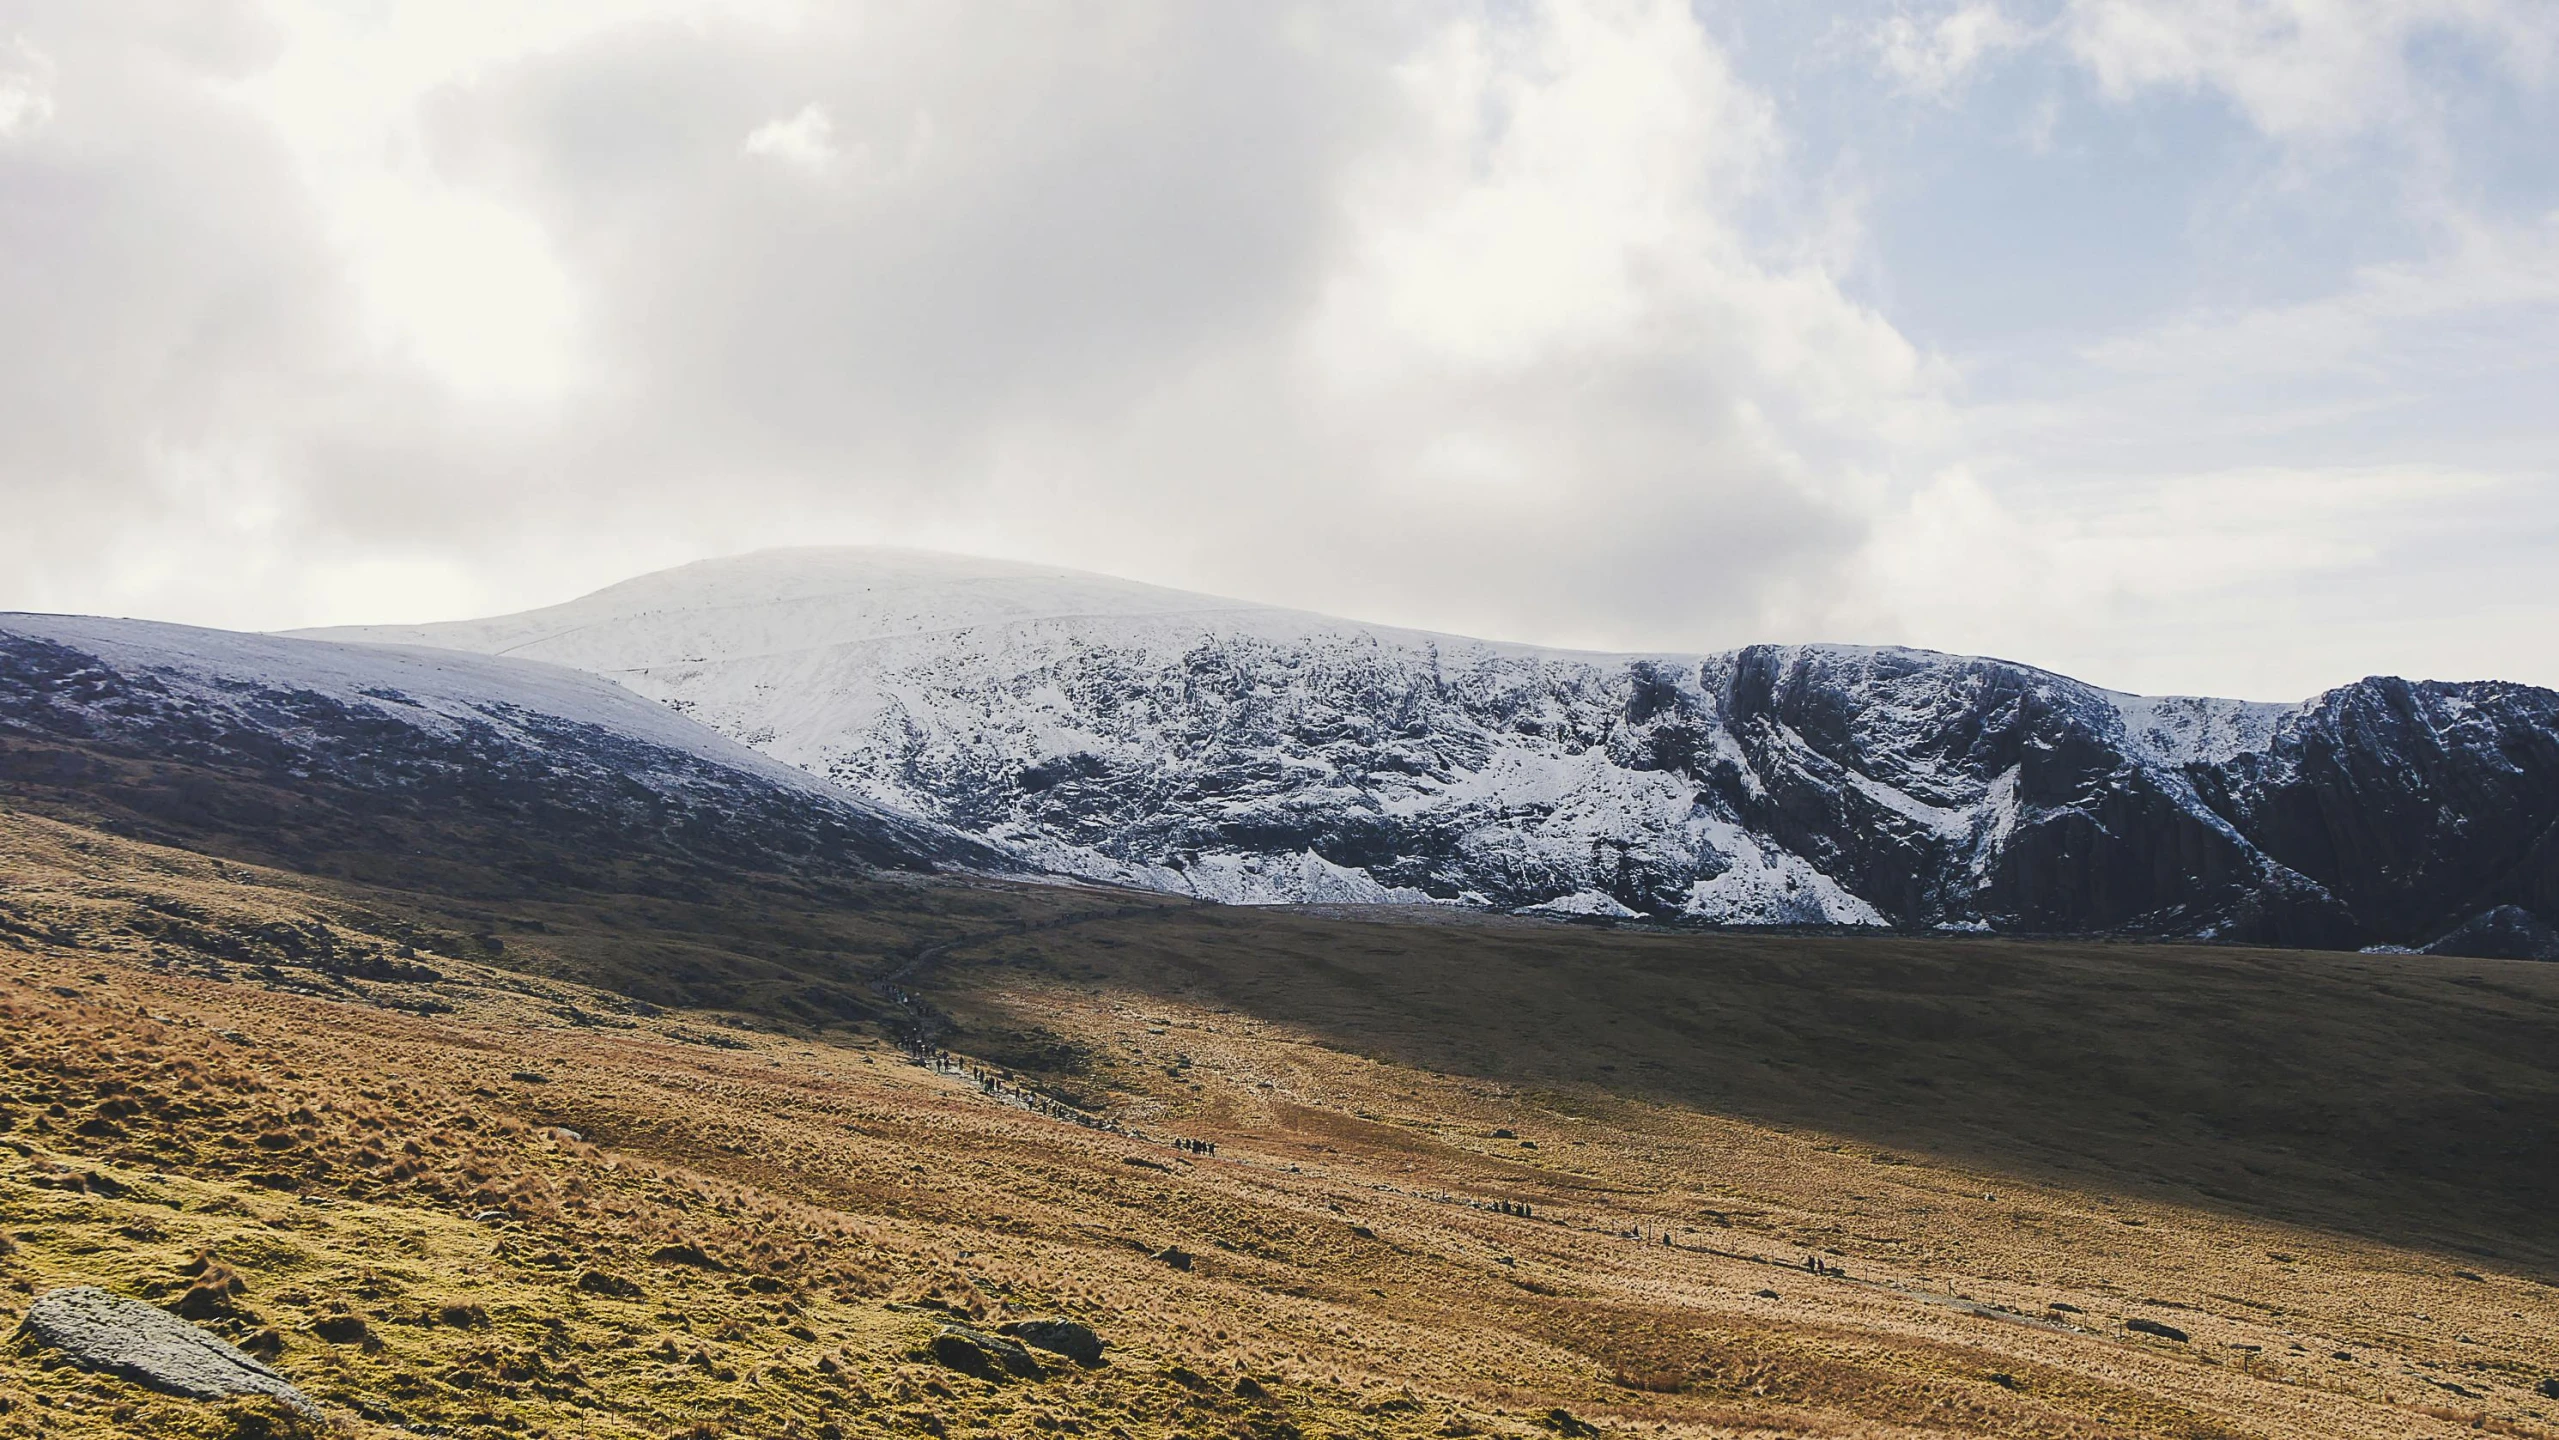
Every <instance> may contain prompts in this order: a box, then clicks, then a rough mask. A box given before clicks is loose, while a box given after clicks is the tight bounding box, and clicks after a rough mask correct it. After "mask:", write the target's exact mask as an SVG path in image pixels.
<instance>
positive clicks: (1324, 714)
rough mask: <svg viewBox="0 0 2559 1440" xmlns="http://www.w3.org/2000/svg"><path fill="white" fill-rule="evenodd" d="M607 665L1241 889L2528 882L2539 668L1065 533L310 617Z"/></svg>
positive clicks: (2105, 923)
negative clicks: (1911, 617) (1352, 595)
mask: <svg viewBox="0 0 2559 1440" xmlns="http://www.w3.org/2000/svg"><path fill="white" fill-rule="evenodd" d="M308 633H310V634H312V635H315V636H320V637H324V638H329V639H335V640H355V641H369V642H390V643H399V644H406V645H423V646H433V647H442V648H448V649H460V650H472V651H482V652H489V653H495V654H504V655H509V656H514V657H519V658H526V659H539V660H547V661H551V662H554V663H558V664H562V665H567V666H572V667H575V668H578V669H583V670H588V671H592V672H595V673H598V674H601V675H605V676H609V677H611V678H612V679H614V680H617V681H619V682H620V683H622V684H623V685H625V686H628V687H629V688H630V689H632V690H634V691H636V692H638V693H639V694H641V695H645V696H648V697H651V698H653V699H657V700H660V701H663V702H664V703H666V704H667V705H669V706H672V707H674V708H675V709H677V710H679V711H681V712H683V713H685V714H687V715H690V716H692V717H693V718H695V719H697V720H700V721H703V722H705V723H707V724H708V725H710V726H711V727H712V728H714V729H717V730H719V731H721V732H723V733H725V734H727V735H728V736H730V737H732V738H734V739H736V740H739V741H741V742H743V743H745V744H746V745H748V746H751V747H753V748H755V749H757V750H760V751H762V752H764V753H765V754H767V755H770V756H772V757H774V758H775V759H778V760H781V761H784V762H786V763H788V764H791V765H794V766H797V767H800V768H801V769H803V770H805V771H808V772H810V773H812V774H815V775H819V776H823V777H825V778H827V779H829V780H832V781H833V782H835V783H836V784H837V785H840V786H842V787H844V788H846V789H848V790H851V791H853V792H855V793H856V794H858V795H861V796H864V797H867V798H868V799H870V800H873V801H875V802H879V803H882V804H885V805H888V806H891V807H894V808H896V809H900V810H909V811H913V812H916V813H919V814H922V815H925V816H929V817H931V818H933V819H935V820H939V821H942V822H944V823H946V824H948V825H951V826H953V827H956V828H958V829H960V830H963V831H966V832H969V833H971V834H975V835H977V836H980V837H982V838H984V839H986V840H989V841H992V842H995V843H997V844H1000V845H1003V846H1006V847H1008V848H1010V849H1012V850H1013V851H1015V852H1016V853H1019V854H1021V855H1023V856H1024V857H1025V858H1026V859H1028V860H1030V861H1032V862H1034V863H1037V864H1040V865H1043V866H1046V867H1048V868H1051V869H1055V870H1060V871H1064V872H1067V873H1072V874H1079V875H1084V876H1088V877H1092V878H1097V879H1107V880H1114V881H1120V882H1125V883H1133V884H1138V885H1144V886H1150V887H1154V888H1158V889H1164V890H1171V891H1177V892H1181V893H1187V894H1192V895H1198V896H1203V897H1207V898H1212V899H1218V900H1226V901H1238V902H1305V901H1336V902H1343V901H1347V902H1376V901H1409V902H1423V901H1441V902H1458V903H1471V904H1480V905H1488V906H1495V907H1500V908H1505V909H1526V910H1535V911H1541V912H1546V913H1566V914H1583V915H1598V916H1614V917H1629V916H1638V915H1641V916H1654V917H1661V918H1681V919H1689V920H1697V921H1705V922H1712V923H1723V924H1835V925H1898V926H1909V927H1934V928H1947V929H1995V930H2025V931H2038V932H2117V933H2132V934H2156V935H2185V936H2197V937H2212V938H2221V939H2230V940H2248V941H2262V942H2271V943H2286V944H2308V945H2327V946H2342V945H2366V944H2396V945H2420V944H2425V943H2428V942H2430V941H2435V940H2437V939H2439V938H2441V937H2443V936H2445V935H2447V934H2449V933H2452V932H2455V931H2457V930H2459V928H2460V927H2462V926H2463V925H2465V924H2467V923H2468V922H2470V921H2471V920H2472V919H2473V918H2475V917H2477V916H2479V915H2481V914H2483V913H2485V912H2487V911H2489V910H2492V909H2495V908H2496V907H2498V906H2501V905H2513V906H2516V907H2519V908H2520V909H2522V910H2523V911H2524V912H2526V913H2527V914H2531V915H2537V916H2542V917H2550V916H2553V915H2559V829H2554V825H2559V695H2554V694H2553V693H2552V692H2550V691H2547V690H2542V689H2537V688H2534V687H2530V686H2522V685H2510V684H2502V683H2496V682H2478V683H2463V684H2445V683H2436V682H2423V683H2416V682H2409V681H2404V680H2396V679H2379V678H2377V679H2369V680H2364V681H2360V682H2357V683H2356V684H2353V685H2349V686H2344V687H2341V688H2339V689H2336V690H2332V691H2329V692H2327V693H2325V694H2322V695H2319V696H2316V697H2314V698H2312V699H2310V700H2307V701H2304V702H2302V703H2299V704H2294V705H2265V704H2254V703H2248V702H2241V701H2231V700H2214V699H2199V698H2156V697H2145V696H2133V695H2124V694H2119V693H2115V692H2110V691H2105V690H2100V689H2097V688H2095V687H2093V686H2089V685H2084V684H2081V683H2080V682H2078V681H2075V680H2071V679H2069V678H2067V677H2065V676H2061V675H2056V674H2052V673H2050V672H2047V671H2042V670H2037V669H2034V668H2031V667H2028V666H2023V665H2017V664H2012V663H2009V662H2006V661H2000V660H1989V659H1978V658H1970V657H1963V656H1952V655H1943V654H1938V653H1935V652H1930V651H1922V650H1908V649H1895V648H1861V647H1849V646H1751V647H1748V648H1745V649H1741V650H1736V651H1731V652H1727V653H1723V654H1712V655H1704V654H1701V655H1679V654H1651V655H1606V654H1593V653H1584V652H1571V651H1558V650H1549V649H1541V648H1538V647H1533V646H1526V645H1514V644H1503V643H1498V642H1492V641H1485V640H1477V639H1469V638H1465V637H1460V636H1453V635H1436V634H1429V633H1424V632H1419V631H1411V630H1401V629H1395V628H1391V627H1386V626H1379V625H1369V624H1362V623H1359V622H1356V621H1349V620H1340V619H1334V618H1330V617H1326V616H1321V615H1314V614H1308V613H1305V612H1301V611H1294V610H1286V609H1279V608H1275V607H1270V606H1263V605H1255V604H1250V603H1246V602H1242V601H1235V600H1226V599H1219V598H1216V597H1212V596H1205V595H1196V594H1188V593H1185V592H1181V591H1175V590H1167V589H1162V588H1159V587H1155V586H1150V585H1141V584H1137V583H1134V582H1130V581H1125V580H1118V579H1113V578H1110V577H1106V576H1099V575H1091V574H1085V573H1080V572H1074V571H1065V570H1056V569H1048V568H1043V567H1037V566H1029V565H1018V564H1010V563H1005V562H999V561H990V560H979V559H970V558H964V557H958V556H950V555H938V554H929V553H922V552H915V551H904V550H886V549H824V550H780V551H767V552H762V553H758V554H753V555H746V556H740V557H736V558H732V559H724V560H714V561H705V562H702V563H698V564H693V565H687V566H683V567H680V568H677V569H673V570H668V571H663V572H660V573H657V574H653V575H647V576H642V577H640V578H638V579H634V580H630V581H626V582H624V583H622V584H619V585H615V586H612V587H609V588H607V589H604V590H600V591H597V592H596V593H594V594H592V595H588V596H586V597H584V598H582V599H578V600H574V601H571V602H569V603H567V604H565V605H558V606H552V607H549V608H547V609H541V610H533V611H527V612H525V613H523V614H519V615H511V616H503V617H498V618H494V619H487V620H472V621H460V622H453V623H449V624H435V625H418V626H376V627H358V628H343V629H335V630H328V631H314V632H308Z"/></svg>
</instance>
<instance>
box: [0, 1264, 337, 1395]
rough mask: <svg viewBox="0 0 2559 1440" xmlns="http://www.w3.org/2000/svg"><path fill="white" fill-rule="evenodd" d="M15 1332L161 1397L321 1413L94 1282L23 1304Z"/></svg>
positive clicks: (245, 1359) (263, 1371)
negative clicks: (271, 1401) (252, 1402)
mask: <svg viewBox="0 0 2559 1440" xmlns="http://www.w3.org/2000/svg"><path fill="white" fill-rule="evenodd" d="M20 1328H21V1329H22V1330H24V1331H25V1332H26V1333H28V1334H30V1335H32V1336H34V1337H35V1338H36V1339H37V1340H38V1341H40V1342H42V1343H44V1344H46V1345H50V1346H53V1347H54V1348H55V1349H58V1350H60V1351H62V1352H63V1353H64V1354H65V1355H68V1356H69V1357H70V1358H71V1359H72V1361H73V1362H74V1363H75V1364H78V1365H79V1366H81V1367H82V1368H83V1369H88V1370H98V1371H103V1372H105V1373H107V1374H110V1375H120V1376H122V1377H124V1378H125V1379H127V1380H131V1381H133V1382H134V1383H136V1384H139V1385H146V1386H149V1387H150V1388H152V1389H154V1390H158V1391H161V1392H162V1393H164V1394H169V1395H183V1396H187V1397H188V1398H190V1399H196V1400H219V1399H221V1398H223V1397H224V1396H228V1395H266V1396H271V1397H273V1398H275V1399H277V1400H280V1401H282V1402H284V1403H285V1404H287V1405H290V1406H292V1407H293V1408H294V1409H296V1410H298V1411H300V1412H302V1413H303V1414H305V1415H309V1416H313V1417H315V1418H316V1417H317V1416H318V1415H319V1413H320V1412H319V1409H318V1407H316V1406H314V1405H313V1404H312V1403H311V1402H310V1401H309V1400H308V1399H306V1398H304V1396H303V1394H302V1392H301V1391H299V1390H296V1389H294V1388H293V1385H292V1384H291V1382H289V1381H287V1380H286V1379H285V1378H284V1377H283V1376H282V1375H279V1374H277V1373H276V1372H275V1371H273V1370H271V1369H269V1368H267V1367H266V1366H265V1365H264V1364H261V1363H260V1362H259V1361H257V1360H256V1359H253V1358H252V1357H250V1356H249V1355H247V1354H245V1353H243V1352H242V1351H241V1350H240V1349H239V1348H238V1347H236V1346H234V1345H232V1344H230V1343H229V1342H228V1341H225V1340H223V1339H222V1338H221V1337H219V1336H217V1335H212V1334H209V1333H207V1332H206V1331H203V1330H200V1329H198V1328H196V1327H195V1326H193V1325H190V1324H188V1323H187V1322H186V1321H184V1320H181V1319H179V1318H178V1317H177V1316H175V1315H172V1314H170V1313H169V1312H168V1311H166V1310H163V1309H160V1308H159V1307H158V1306H156V1305H145V1304H143V1303H142V1302H141V1301H139V1300H126V1299H123V1298H121V1297H119V1296H115V1295H110V1294H108V1293H107V1292H106V1291H104V1290H101V1289H99V1288H98V1287H96V1286H95V1285H79V1286H74V1287H72V1288H70V1289H67V1290H55V1291H52V1292H50V1293H48V1294H45V1295H43V1296H41V1297H39V1298H38V1299H37V1300H36V1302H35V1303H34V1304H33V1305H31V1306H29V1307H27V1318H26V1319H25V1320H24V1321H23V1322H21V1326H20Z"/></svg>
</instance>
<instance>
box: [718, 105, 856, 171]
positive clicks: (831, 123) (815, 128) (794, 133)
mask: <svg viewBox="0 0 2559 1440" xmlns="http://www.w3.org/2000/svg"><path fill="white" fill-rule="evenodd" d="M738 148H739V152H740V153H741V154H746V155H759V156H763V157H766V158H768V159H772V160H778V161H781V162H782V163H783V164H785V165H791V166H795V167H797V168H799V169H801V170H805V171H808V172H809V173H811V174H820V173H823V172H824V171H825V170H826V168H827V167H828V166H829V165H832V164H834V163H835V157H836V150H835V120H834V117H832V116H830V115H828V114H827V113H826V107H825V106H823V105H820V104H817V103H816V102H815V101H811V102H810V103H809V104H806V105H803V106H801V107H800V110H799V113H798V114H796V115H793V116H791V117H790V118H788V119H785V120H767V121H765V122H764V123H763V124H761V125H758V126H756V127H755V128H754V129H753V130H751V131H749V132H747V137H746V141H745V143H744V144H742V145H740V146H739V147H738Z"/></svg>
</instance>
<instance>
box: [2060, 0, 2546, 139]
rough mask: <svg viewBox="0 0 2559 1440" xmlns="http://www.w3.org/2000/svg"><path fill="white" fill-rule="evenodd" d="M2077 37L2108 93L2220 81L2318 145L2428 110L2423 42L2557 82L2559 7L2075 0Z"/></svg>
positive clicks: (2518, 1) (2446, 1)
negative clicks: (2458, 48) (2416, 71)
mask: <svg viewBox="0 0 2559 1440" xmlns="http://www.w3.org/2000/svg"><path fill="white" fill-rule="evenodd" d="M2065 29H2066V33H2067V43H2068V44H2069V47H2070V49H2071V51H2072V53H2073V54H2075V55H2076V56H2077V57H2078V58H2079V59H2080V60H2081V61H2082V62H2083V63H2085V64H2086V65H2087V66H2088V67H2089V68H2090V70H2091V71H2093V72H2094V73H2095V75H2096V77H2097V79H2098V81H2099V83H2100V84H2101V85H2103V86H2104V88H2105V89H2106V91H2107V92H2108V93H2109V94H2112V95H2115V96H2117V97H2123V96H2127V95H2131V94H2134V93H2136V92H2138V91H2141V90H2145V89H2150V88H2153V87H2160V86H2168V87H2177V88H2184V89H2196V88H2210V89H2214V90H2218V91H2220V92H2222V93H2223V94H2226V95H2227V96H2229V97H2230V99H2231V101H2232V102H2233V103H2234V104H2235V105H2237V106H2238V107H2239V108H2240V109H2241V110H2242V111H2243V112H2244V113H2245V114H2246V115H2247V116H2248V117H2249V119H2250V120H2251V121H2252V122H2253V123H2254V124H2255V125H2256V126H2257V127H2258V128H2259V129H2261V130H2263V131H2265V132H2266V133H2267V134H2269V135H2274V136H2278V137H2282V138H2286V139H2302V140H2321V139H2335V138H2339V137H2343V136H2348V135H2355V134H2363V133H2370V132H2374V131H2387V130H2389V129H2391V128H2392V127H2397V126H2403V125H2407V124H2409V123H2412V122H2418V121H2423V120H2425V119H2428V118H2430V117H2429V114H2428V112H2429V111H2430V109H2431V108H2432V105H2431V102H2430V101H2429V99H2428V98H2427V97H2426V95H2425V93H2424V87H2423V86H2421V85H2420V84H2419V83H2418V82H2417V80H2416V79H2415V77H2414V75H2413V73H2412V71H2413V66H2414V64H2415V61H2414V59H2413V54H2414V51H2415V50H2416V49H2417V47H2418V46H2419V45H2420V44H2421V43H2422V42H2429V41H2444V42H2450V43H2454V44H2459V45H2463V46H2467V47H2470V48H2471V49H2472V50H2473V51H2474V52H2475V54H2476V56H2477V57H2478V63H2479V64H2480V65H2481V67H2482V68H2483V69H2489V70H2500V71H2503V72H2505V73H2507V74H2508V75H2510V76H2513V77H2515V78H2516V79H2518V80H2519V81H2522V82H2524V83H2530V84H2539V83H2542V82H2543V81H2546V80H2547V79H2548V78H2549V76H2550V74H2551V71H2552V67H2553V64H2554V62H2555V61H2559V7H2554V6H2551V5H2549V4H2548V3H2546V0H2246V3H2235V0H2073V3H2072V5H2071V7H2070V11H2069V15H2068V18H2067V21H2066V24H2065Z"/></svg>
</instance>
